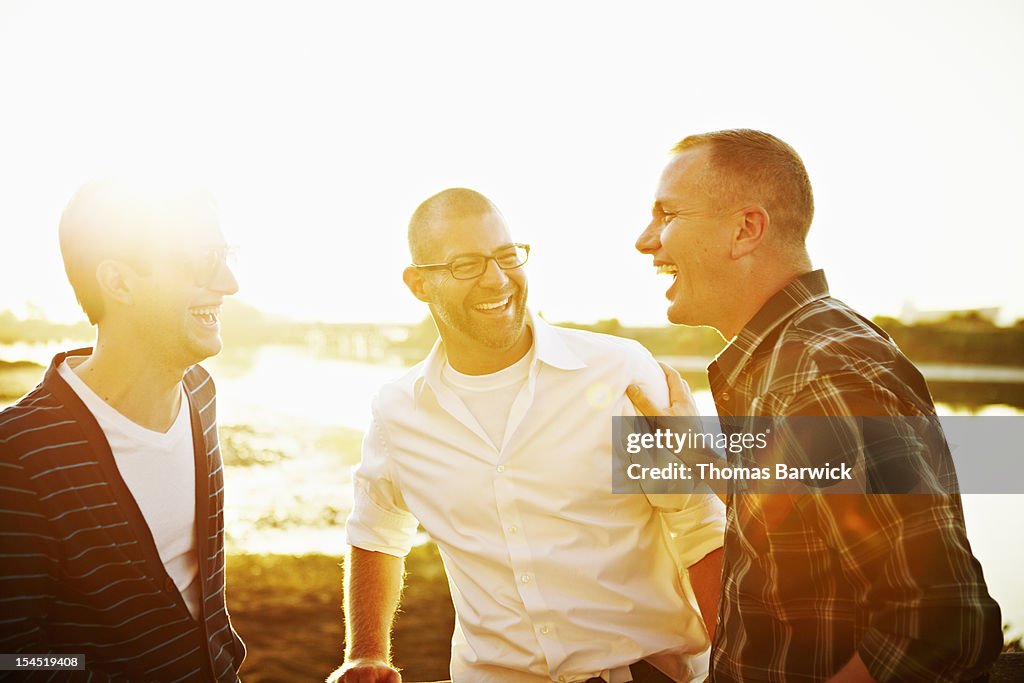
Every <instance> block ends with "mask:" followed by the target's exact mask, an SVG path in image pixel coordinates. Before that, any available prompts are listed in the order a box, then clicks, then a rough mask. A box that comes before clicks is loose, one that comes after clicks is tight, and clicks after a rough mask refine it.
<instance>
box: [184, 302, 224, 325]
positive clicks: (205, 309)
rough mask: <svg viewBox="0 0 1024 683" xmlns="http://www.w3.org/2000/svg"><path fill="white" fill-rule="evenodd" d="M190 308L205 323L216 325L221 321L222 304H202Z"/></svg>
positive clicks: (190, 311)
mask: <svg viewBox="0 0 1024 683" xmlns="http://www.w3.org/2000/svg"><path fill="white" fill-rule="evenodd" d="M188 310H189V313H191V314H192V315H193V316H195V317H196V318H198V319H199V322H201V323H203V324H204V325H216V324H217V323H218V322H220V306H202V307H197V308H190V309H188Z"/></svg>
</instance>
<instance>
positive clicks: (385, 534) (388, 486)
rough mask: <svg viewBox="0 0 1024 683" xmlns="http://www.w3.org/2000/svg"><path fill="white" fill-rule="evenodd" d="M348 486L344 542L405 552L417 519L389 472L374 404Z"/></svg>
mask: <svg viewBox="0 0 1024 683" xmlns="http://www.w3.org/2000/svg"><path fill="white" fill-rule="evenodd" d="M352 486H353V496H352V513H351V514H350V515H349V517H348V521H347V522H346V523H345V535H346V538H347V540H348V544H349V545H351V546H354V547H356V548H361V549H363V550H371V551H374V552H378V553H385V554H387V555H393V556H395V557H404V556H405V555H408V554H409V551H410V550H411V549H412V544H413V538H414V537H415V535H416V529H417V527H418V526H419V522H418V521H417V520H416V517H414V516H413V515H412V513H410V512H409V510H408V509H406V507H405V503H404V502H403V500H402V496H401V493H400V491H399V489H398V485H397V483H396V482H395V481H394V478H393V477H392V475H391V465H390V462H389V453H388V445H387V438H386V430H385V428H384V425H383V423H382V422H381V420H380V419H379V416H378V414H377V410H376V406H375V407H374V410H373V419H372V420H371V422H370V427H369V429H368V430H367V432H366V436H365V437H363V452H362V460H361V461H360V463H359V466H358V467H356V468H355V470H354V471H353V474H352Z"/></svg>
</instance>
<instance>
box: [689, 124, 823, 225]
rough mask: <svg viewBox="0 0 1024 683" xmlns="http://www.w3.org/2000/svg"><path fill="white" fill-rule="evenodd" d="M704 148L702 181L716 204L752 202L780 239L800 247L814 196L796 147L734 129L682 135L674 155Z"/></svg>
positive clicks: (740, 129) (747, 131) (755, 131)
mask: <svg viewBox="0 0 1024 683" xmlns="http://www.w3.org/2000/svg"><path fill="white" fill-rule="evenodd" d="M696 148H706V149H707V150H708V167H707V169H706V170H705V177H704V178H703V182H704V184H705V185H706V186H707V188H708V191H709V193H710V194H711V196H712V201H713V202H714V203H715V204H718V205H721V206H720V207H719V208H724V205H725V204H732V203H735V202H739V201H746V200H753V201H757V202H759V203H760V204H761V205H762V206H763V207H764V208H765V210H766V211H767V212H768V215H769V217H770V219H771V224H772V226H773V227H774V228H775V230H776V235H777V236H778V237H779V238H780V239H782V240H783V241H784V242H785V243H788V244H791V245H803V243H804V240H805V239H806V238H807V231H808V230H809V229H810V227H811V221H812V219H813V218H814V194H813V192H812V191H811V180H810V177H808V175H807V169H806V168H805V167H804V162H803V160H802V159H801V158H800V155H799V154H797V153H796V150H795V149H793V148H792V147H790V146H789V145H788V144H786V143H785V142H783V141H782V140H780V139H779V138H777V137H775V136H774V135H769V134H768V133H763V132H761V131H758V130H750V129H746V128H739V129H734V130H720V131H715V132H712V133H700V134H698V135H690V136H688V137H685V138H683V139H682V140H680V141H679V142H677V143H676V144H675V146H674V147H672V150H671V151H672V153H673V154H679V153H681V152H685V151H688V150H691V149H696Z"/></svg>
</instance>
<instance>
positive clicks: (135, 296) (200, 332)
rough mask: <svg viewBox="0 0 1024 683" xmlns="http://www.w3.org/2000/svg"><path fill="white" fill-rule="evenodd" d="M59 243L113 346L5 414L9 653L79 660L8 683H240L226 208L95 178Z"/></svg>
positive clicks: (2, 466) (57, 369) (71, 365)
mask: <svg viewBox="0 0 1024 683" xmlns="http://www.w3.org/2000/svg"><path fill="white" fill-rule="evenodd" d="M60 241H61V251H62V254H63V257H64V264H65V268H66V271H67V273H68V279H69V280H70V282H71V285H72V287H73V288H74V290H75V294H76V296H77V297H78V300H79V302H80V303H81V304H82V307H83V309H84V310H85V312H86V314H87V315H88V317H89V320H90V322H92V323H93V324H95V325H96V326H97V328H98V334H97V342H96V346H95V348H92V349H79V350H76V351H70V352H67V353H61V354H58V355H57V356H56V357H55V358H54V359H53V363H52V364H51V365H50V368H49V369H48V370H47V372H46V374H45V377H44V378H43V381H42V382H41V383H40V384H39V386H37V387H36V388H35V389H34V390H33V391H32V392H30V393H29V394H28V395H27V396H25V397H24V398H23V399H21V401H19V402H18V403H17V404H16V405H14V406H11V407H10V408H8V409H7V410H5V411H3V412H2V413H0V491H2V498H0V558H2V564H0V653H8V654H14V655H19V656H22V657H23V658H29V657H30V656H32V655H37V656H38V655H43V656H50V657H58V658H59V656H61V655H75V656H77V661H78V664H79V668H78V669H77V670H71V669H65V670H60V671H54V670H36V671H29V670H27V669H22V670H19V671H16V672H14V673H12V672H11V671H0V679H6V677H8V676H9V677H11V678H13V679H15V680H37V679H38V680H48V681H58V680H60V681H79V680H81V681H108V680H129V681H236V680H237V671H238V668H239V666H240V664H241V662H242V658H243V657H244V655H245V649H244V646H243V644H242V642H241V640H240V639H239V638H238V636H237V635H236V634H235V632H234V630H233V629H232V628H231V624H230V621H229V619H228V614H227V610H226V605H225V597H224V518H223V502H224V486H223V468H222V466H221V456H220V450H219V446H218V441H217V427H216V416H215V411H216V403H215V396H216V394H215V389H214V384H213V381H212V380H211V378H210V375H209V374H208V373H207V372H206V371H205V370H203V369H202V368H201V367H199V366H198V365H197V363H198V362H199V361H201V360H203V359H205V358H208V357H210V356H212V355H214V354H216V353H218V352H219V351H220V348H221V340H220V325H219V312H220V304H221V302H222V300H223V298H224V297H225V296H228V295H230V294H233V293H235V292H236V291H237V288H238V286H237V282H236V281H235V279H234V275H233V274H232V273H231V270H230V268H229V267H228V266H227V263H226V260H225V258H226V249H225V247H224V240H223V237H222V235H221V232H220V229H219V227H218V221H217V212H216V207H215V205H214V203H213V201H212V199H211V197H210V196H209V195H208V194H206V193H205V192H202V191H197V190H194V189H189V188H177V187H171V186H169V185H161V186H150V187H146V186H142V185H139V184H137V183H133V184H128V183H124V182H120V181H113V180H101V181H94V182H91V183H88V184H86V185H84V186H83V187H82V188H80V189H79V191H78V192H77V193H76V194H75V196H74V197H73V198H72V200H71V202H70V203H69V204H68V206H67V208H66V209H65V211H64V214H63V216H62V218H61V224H60ZM65 664H66V662H65Z"/></svg>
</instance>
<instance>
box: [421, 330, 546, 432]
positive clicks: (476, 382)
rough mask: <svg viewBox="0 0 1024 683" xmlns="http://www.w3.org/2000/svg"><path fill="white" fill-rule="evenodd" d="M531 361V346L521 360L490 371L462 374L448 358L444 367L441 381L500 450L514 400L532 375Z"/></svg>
mask: <svg viewBox="0 0 1024 683" xmlns="http://www.w3.org/2000/svg"><path fill="white" fill-rule="evenodd" d="M532 362H533V348H532V347H531V348H530V351H529V352H527V353H526V355H524V356H523V357H522V358H520V359H519V360H518V361H516V362H515V363H513V364H512V365H510V366H508V367H507V368H502V369H501V370H499V371H497V372H493V373H491V374H489V375H466V374H463V373H461V372H459V371H458V370H456V369H455V368H453V367H452V366H451V365H449V363H448V361H447V359H445V362H444V367H443V368H441V381H442V382H444V383H445V385H446V386H447V387H448V388H449V389H451V390H452V392H453V393H454V394H455V395H456V396H458V397H459V399H460V400H461V401H462V402H463V404H465V406H466V409H467V410H469V412H470V414H471V415H472V416H473V417H474V418H476V421H477V422H478V423H479V424H480V427H481V428H482V429H483V430H484V432H485V433H486V434H487V436H488V437H489V438H490V439H491V443H492V444H494V447H495V448H496V449H498V450H501V448H502V446H503V445H504V441H505V431H506V427H507V426H508V419H509V415H510V414H511V412H512V404H513V403H515V400H516V398H517V397H518V396H519V392H520V391H522V389H523V387H524V386H525V385H526V380H527V379H529V377H530V364H531V363H532Z"/></svg>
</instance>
